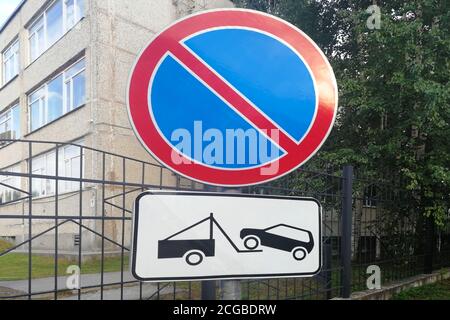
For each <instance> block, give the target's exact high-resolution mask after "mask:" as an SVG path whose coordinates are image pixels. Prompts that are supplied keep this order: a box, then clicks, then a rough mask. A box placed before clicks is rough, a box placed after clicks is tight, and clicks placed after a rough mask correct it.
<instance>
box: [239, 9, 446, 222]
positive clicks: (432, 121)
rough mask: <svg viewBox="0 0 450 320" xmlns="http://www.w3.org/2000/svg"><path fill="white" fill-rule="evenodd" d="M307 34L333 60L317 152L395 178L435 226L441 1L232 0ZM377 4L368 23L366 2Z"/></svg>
mask: <svg viewBox="0 0 450 320" xmlns="http://www.w3.org/2000/svg"><path fill="white" fill-rule="evenodd" d="M235 3H236V4H237V5H238V6H242V7H246V8H251V9H256V10H261V11H265V12H269V13H272V14H275V15H277V16H280V17H281V18H284V19H286V20H288V21H290V22H291V23H293V24H295V25H296V26H298V27H299V28H300V29H302V30H303V31H304V32H305V33H307V34H308V35H309V36H310V37H311V38H312V39H313V40H314V41H316V42H317V44H318V45H319V46H320V47H321V48H322V50H323V51H324V52H325V54H326V55H327V56H328V58H329V60H330V62H331V63H332V65H333V68H334V71H335V74H336V77H337V80H338V86H339V98H340V103H339V114H338V118H337V124H336V127H335V128H334V130H333V133H332V135H331V136H330V138H329V139H328V141H327V143H326V145H325V147H324V148H323V150H322V152H321V153H320V155H319V157H320V158H321V160H322V161H323V160H326V161H328V162H330V163H332V164H333V165H337V166H339V165H343V164H353V165H354V166H355V167H356V168H360V169H364V171H366V173H368V174H371V175H372V176H374V177H377V178H383V177H393V176H395V177H398V179H400V180H401V181H402V183H404V184H403V187H404V189H405V190H406V191H407V192H409V193H410V194H411V197H413V198H414V199H416V200H417V203H418V206H419V207H420V210H421V212H422V213H423V214H425V215H427V216H433V217H434V219H435V221H436V222H437V223H438V224H440V225H442V224H443V223H444V220H445V218H446V217H447V216H448V207H449V201H450V171H449V167H450V126H449V122H450V85H449V79H450V35H449V34H450V30H449V29H450V28H449V24H450V2H449V1H448V0H383V1H356V0H353V1H352V0H334V1H333V0H235ZM373 4H376V5H378V6H379V8H380V9H381V26H380V28H379V29H374V30H370V29H369V28H368V26H367V23H366V22H367V19H368V18H369V16H370V13H367V12H366V10H367V8H368V7H369V6H370V5H373Z"/></svg>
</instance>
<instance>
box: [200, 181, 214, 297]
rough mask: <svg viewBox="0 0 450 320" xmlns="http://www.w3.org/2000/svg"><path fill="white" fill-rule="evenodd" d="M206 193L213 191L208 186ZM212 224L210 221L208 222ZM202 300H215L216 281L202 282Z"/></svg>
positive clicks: (211, 231)
mask: <svg viewBox="0 0 450 320" xmlns="http://www.w3.org/2000/svg"><path fill="white" fill-rule="evenodd" d="M205 189H206V190H207V191H214V189H213V188H212V187H210V186H206V188H205ZM210 223H211V224H212V220H211V221H210ZM212 228H213V226H212V225H211V226H210V235H211V234H212V233H213V230H212ZM201 284H202V297H201V298H202V300H216V298H217V297H216V285H217V284H216V281H202V282H201Z"/></svg>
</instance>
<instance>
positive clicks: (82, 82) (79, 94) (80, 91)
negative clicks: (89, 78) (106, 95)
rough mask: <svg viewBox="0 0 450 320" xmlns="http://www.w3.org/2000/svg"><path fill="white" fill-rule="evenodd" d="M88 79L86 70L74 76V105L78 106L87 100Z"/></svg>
mask: <svg viewBox="0 0 450 320" xmlns="http://www.w3.org/2000/svg"><path fill="white" fill-rule="evenodd" d="M85 86H86V79H85V76H84V72H82V73H80V74H78V75H77V76H76V77H75V78H73V107H74V108H77V107H79V106H81V105H83V104H84V103H85V101H86V90H85Z"/></svg>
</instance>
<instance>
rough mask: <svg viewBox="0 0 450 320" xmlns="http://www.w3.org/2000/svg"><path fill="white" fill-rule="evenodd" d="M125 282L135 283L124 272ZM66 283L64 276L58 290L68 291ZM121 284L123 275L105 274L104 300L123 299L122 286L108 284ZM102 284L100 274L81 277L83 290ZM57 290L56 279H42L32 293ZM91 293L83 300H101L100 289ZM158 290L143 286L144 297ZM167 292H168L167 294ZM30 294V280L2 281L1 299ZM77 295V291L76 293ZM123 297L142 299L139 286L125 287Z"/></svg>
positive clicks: (0, 282)
mask: <svg viewBox="0 0 450 320" xmlns="http://www.w3.org/2000/svg"><path fill="white" fill-rule="evenodd" d="M123 277H124V281H125V282H127V281H135V279H134V278H133V277H132V275H131V274H130V273H128V272H124V275H123ZM66 281H67V276H62V277H58V278H57V282H58V290H64V289H66V288H67V287H66ZM120 282H121V273H120V272H107V273H104V277H103V284H104V285H105V287H104V292H103V298H104V299H105V300H116V299H120V297H121V289H120V285H119V286H117V285H115V286H113V285H109V286H108V284H114V283H120ZM100 284H101V277H100V274H84V275H81V286H82V287H83V288H86V287H92V286H98V285H100ZM53 290H55V279H54V278H41V279H33V280H32V283H31V292H32V293H40V292H48V291H53ZM88 290H89V292H83V294H82V296H81V299H82V300H94V299H100V291H99V288H93V289H88ZM156 290H157V287H156V285H155V284H151V283H145V284H143V286H142V297H143V298H144V299H145V298H149V297H151V296H152V295H153V294H154V293H155V292H156ZM168 290H169V289H167V290H164V291H162V292H161V294H164V293H168V292H169V291H168ZM166 291H167V292H166ZM27 293H28V280H18V281H0V298H2V297H3V298H5V297H8V296H12V295H20V294H27ZM67 294H70V293H65V294H64V297H61V298H62V299H65V300H76V299H78V296H77V295H75V296H67ZM74 294H76V291H75V292H74ZM123 297H124V299H125V300H136V299H139V298H140V288H139V284H130V285H125V287H124V290H123Z"/></svg>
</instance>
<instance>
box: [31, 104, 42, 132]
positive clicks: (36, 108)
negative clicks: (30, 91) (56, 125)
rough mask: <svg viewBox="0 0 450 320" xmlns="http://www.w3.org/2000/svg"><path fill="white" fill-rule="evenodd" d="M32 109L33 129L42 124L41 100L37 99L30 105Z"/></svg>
mask: <svg viewBox="0 0 450 320" xmlns="http://www.w3.org/2000/svg"><path fill="white" fill-rule="evenodd" d="M30 109H31V131H34V130H36V129H38V128H39V127H40V126H41V119H40V118H41V112H40V100H37V101H36V102H34V103H33V104H31V106H30Z"/></svg>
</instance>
